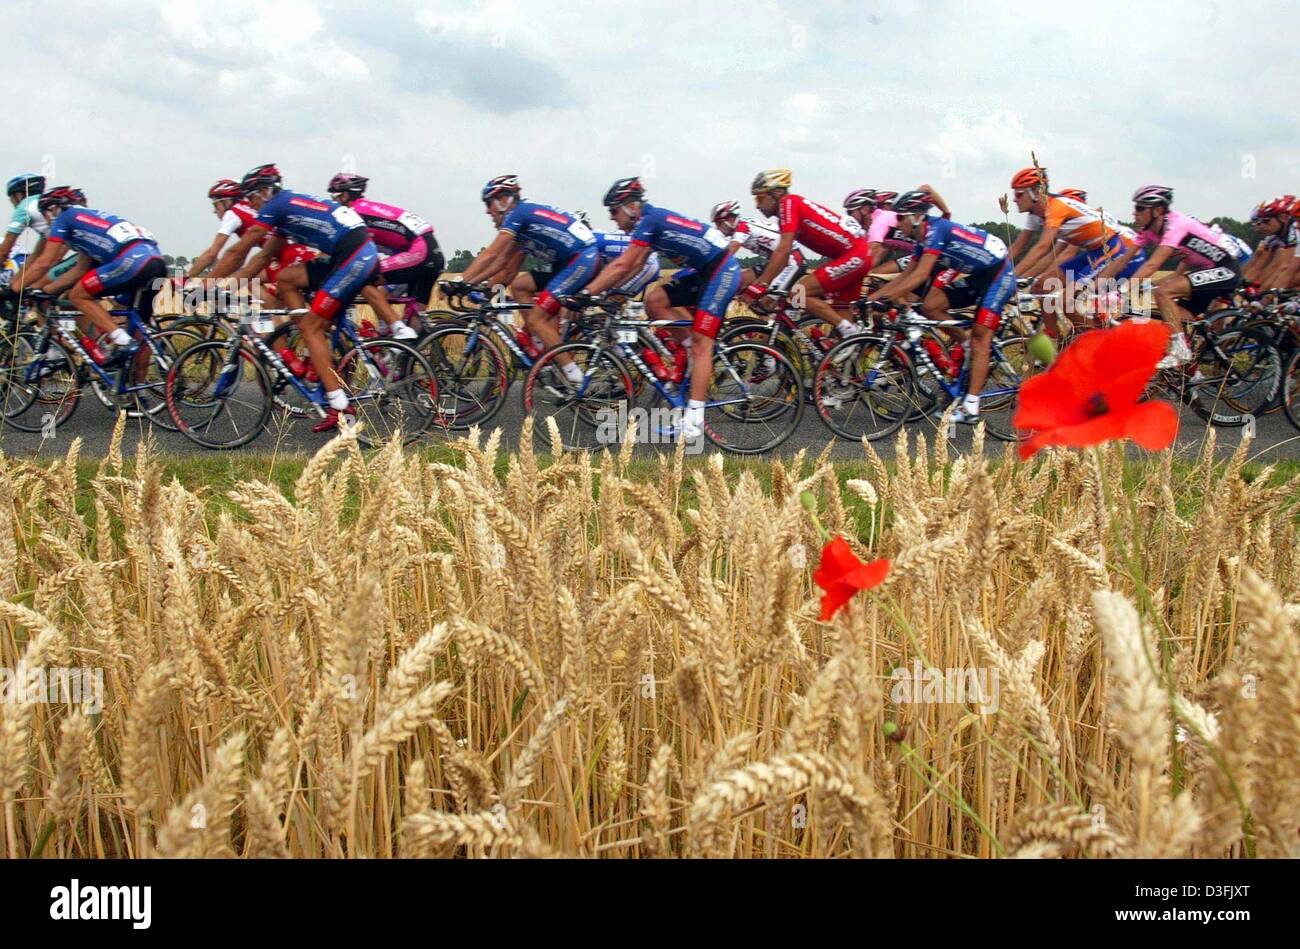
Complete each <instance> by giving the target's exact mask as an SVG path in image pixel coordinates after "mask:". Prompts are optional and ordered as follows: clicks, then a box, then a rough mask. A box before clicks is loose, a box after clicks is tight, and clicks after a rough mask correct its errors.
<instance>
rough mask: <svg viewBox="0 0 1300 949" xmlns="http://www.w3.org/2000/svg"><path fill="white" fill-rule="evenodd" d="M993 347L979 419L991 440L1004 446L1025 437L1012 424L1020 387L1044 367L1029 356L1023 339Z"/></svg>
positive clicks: (1018, 337) (996, 344) (1014, 338)
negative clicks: (1002, 443)
mask: <svg viewBox="0 0 1300 949" xmlns="http://www.w3.org/2000/svg"><path fill="white" fill-rule="evenodd" d="M993 346H994V348H993V352H992V353H991V354H990V358H989V377H988V379H987V380H986V381H985V383H984V391H983V392H982V393H981V394H980V418H981V419H983V420H984V430H985V431H987V432H988V433H989V434H990V435H992V436H993V437H994V438H997V439H1001V440H1002V441H1004V442H1013V441H1021V440H1023V439H1024V438H1026V437H1027V435H1026V434H1024V433H1022V432H1020V431H1019V430H1018V429H1017V428H1016V427H1015V426H1014V425H1012V424H1011V420H1012V419H1013V418H1014V417H1015V414H1016V406H1018V405H1019V404H1020V387H1021V385H1023V384H1024V382H1025V380H1026V379H1028V378H1030V377H1031V376H1034V375H1037V374H1038V373H1040V372H1042V371H1043V370H1044V369H1046V368H1047V366H1046V365H1045V364H1044V363H1042V362H1040V361H1039V360H1038V359H1036V358H1034V356H1033V354H1031V353H1030V352H1029V341H1028V340H1027V339H1025V337H1023V336H1013V337H1011V338H1010V339H999V340H996V341H995V342H994V344H993Z"/></svg>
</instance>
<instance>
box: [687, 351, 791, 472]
mask: <svg viewBox="0 0 1300 949" xmlns="http://www.w3.org/2000/svg"><path fill="white" fill-rule="evenodd" d="M803 404H804V398H803V383H802V382H801V381H800V379H799V372H798V370H797V369H795V367H794V365H793V364H792V363H791V362H790V360H789V359H787V358H786V357H785V356H784V355H782V354H781V353H780V352H778V351H777V350H775V349H773V348H772V347H771V346H764V345H762V344H760V343H736V344H735V345H732V346H724V347H722V348H720V349H719V350H718V351H717V353H716V354H715V355H714V357H713V379H712V380H711V381H710V383H709V397H708V402H707V403H706V407H705V409H704V434H705V436H706V437H707V438H708V439H709V441H711V442H713V444H715V445H717V446H718V447H719V448H722V449H724V450H725V451H729V452H734V453H736V454H739V455H756V454H759V453H761V452H766V451H771V450H772V449H774V448H776V446H778V445H780V444H781V443H782V442H783V441H785V440H786V439H787V438H789V437H790V435H791V434H792V433H793V432H794V430H795V429H796V428H797V427H798V426H799V419H801V418H802V417H803Z"/></svg>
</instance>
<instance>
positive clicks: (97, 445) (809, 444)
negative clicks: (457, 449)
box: [0, 383, 1300, 462]
mask: <svg viewBox="0 0 1300 949" xmlns="http://www.w3.org/2000/svg"><path fill="white" fill-rule="evenodd" d="M520 389H521V386H520V385H519V384H518V383H516V384H515V387H514V389H513V390H512V391H511V394H510V400H509V402H508V403H507V404H506V406H505V407H504V408H503V409H502V410H501V412H500V413H499V414H498V415H497V417H496V418H495V419H494V420H493V424H494V425H497V426H500V427H502V428H503V429H504V437H503V443H504V444H505V445H506V446H513V445H515V444H517V442H518V435H519V429H520V425H521V423H522V421H523V412H522V409H521V405H520V394H519V393H520ZM113 421H114V420H113V416H112V415H111V414H110V413H109V412H108V411H107V410H106V409H105V408H104V407H103V406H102V405H100V404H99V403H98V402H97V401H95V399H94V397H93V396H91V395H90V394H89V393H86V394H85V395H84V396H83V399H82V401H81V404H80V406H78V408H77V410H76V412H75V414H74V415H73V416H72V417H71V418H70V419H69V420H68V421H67V422H66V423H65V424H64V425H62V426H61V427H59V428H58V429H57V430H56V431H55V432H54V433H53V435H52V437H49V438H42V436H41V434H40V433H28V432H19V431H15V430H13V429H11V428H0V451H3V452H4V453H5V454H7V455H9V456H10V457H24V458H35V457H47V458H55V457H59V456H62V455H63V454H64V453H66V452H67V450H68V447H69V446H70V445H71V443H72V439H74V438H76V437H78V436H80V438H81V440H82V445H81V456H82V457H83V458H93V457H98V456H102V455H103V454H104V452H105V451H107V449H108V443H109V439H110V437H111V436H112V433H113ZM147 427H148V423H146V422H143V421H142V420H139V419H131V420H128V423H127V435H126V437H125V439H124V440H123V451H124V453H126V454H128V455H129V454H132V453H133V452H134V450H135V446H136V443H137V441H138V439H139V436H140V435H141V434H142V433H143V431H144V430H145V429H146V428H147ZM1206 428H1207V423H1205V422H1204V421H1202V420H1201V419H1200V418H1198V417H1197V416H1196V415H1195V414H1194V413H1193V412H1191V410H1189V409H1186V408H1184V409H1183V410H1182V412H1181V424H1180V427H1179V433H1178V441H1177V444H1176V446H1175V451H1176V452H1177V453H1178V454H1180V455H1183V456H1185V457H1194V456H1196V455H1197V454H1199V452H1200V450H1201V446H1202V444H1203V441H1204V439H1205V435H1206ZM909 429H910V431H912V432H913V433H917V432H921V431H924V432H925V433H926V437H927V439H928V440H929V441H930V442H931V443H933V440H934V434H935V432H936V431H937V428H936V424H935V422H933V421H932V422H929V423H924V424H923V423H915V424H913V425H910V426H909ZM1255 429H1256V431H1255V442H1254V444H1253V445H1252V447H1251V456H1252V457H1253V458H1254V459H1255V460H1258V461H1261V462H1270V461H1278V460H1283V459H1300V432H1298V431H1297V430H1296V429H1295V428H1294V427H1293V426H1292V425H1291V424H1290V423H1289V422H1288V421H1287V419H1286V416H1285V415H1284V414H1283V413H1281V412H1276V413H1274V414H1272V415H1266V416H1263V417H1261V418H1260V419H1258V420H1257V422H1256V426H1255ZM154 434H155V439H156V444H157V447H158V449H159V450H160V451H162V452H164V453H169V454H191V453H202V454H209V455H214V456H215V455H218V454H225V453H218V452H209V451H208V450H206V449H204V448H200V447H199V446H197V445H195V444H194V443H192V442H190V441H189V440H188V439H186V438H185V436H183V435H181V434H179V433H178V432H169V431H165V430H163V429H160V428H155V432H154ZM1217 434H1218V439H1217V446H1218V452H1219V453H1220V454H1222V455H1227V454H1230V453H1231V452H1232V451H1234V450H1235V449H1236V447H1237V445H1238V443H1239V441H1240V438H1241V435H1242V429H1241V428H1226V427H1225V428H1220V429H1219V430H1218V433H1217ZM895 437H896V436H891V437H889V438H886V439H882V440H881V441H879V442H876V443H875V447H876V450H877V451H879V452H880V453H881V455H882V456H888V455H891V454H892V453H893V450H894V443H895ZM327 440H328V436H326V435H318V434H314V433H313V432H312V431H311V430H310V423H308V422H302V421H299V422H292V423H290V422H279V421H277V420H273V421H272V424H271V426H270V428H269V429H268V430H267V431H265V432H263V433H262V435H261V436H260V437H259V438H257V439H256V440H255V441H254V442H252V443H251V444H250V445H248V446H246V447H245V448H242V449H239V450H237V451H236V452H235V454H246V455H247V454H262V455H269V454H276V455H286V454H308V455H309V454H311V453H312V452H314V451H315V450H316V449H317V448H319V447H320V446H321V445H323V444H325V442H326V441H327ZM431 440H434V441H436V440H437V439H436V438H435V437H433V436H431ZM828 441H834V442H835V448H834V452H833V456H834V457H836V458H841V459H856V458H861V457H862V449H861V447H860V446H859V445H858V444H857V443H856V442H849V441H846V440H844V439H839V438H836V437H835V436H834V435H833V434H832V433H831V431H830V430H829V429H828V428H826V427H825V426H824V425H823V424H822V422H821V420H820V418H819V417H818V416H817V414H816V412H815V411H814V410H813V409H812V407H811V406H809V407H808V408H807V410H806V411H805V412H804V416H803V419H802V421H801V423H800V426H799V429H798V430H797V431H796V432H795V433H794V434H793V435H792V436H791V437H790V438H789V439H788V440H787V441H786V442H785V443H784V444H782V445H781V446H780V447H779V448H778V449H777V453H778V454H780V455H782V456H788V455H793V454H794V453H795V452H797V451H799V450H800V449H807V450H808V452H809V453H810V454H814V455H815V454H817V453H818V452H820V451H821V450H822V449H823V448H824V447H825V446H826V443H827V442H828ZM970 444H971V432H970V430H969V429H967V428H965V427H959V428H958V431H957V433H956V437H955V438H954V439H952V441H951V444H950V446H949V447H950V451H952V452H953V453H957V452H962V451H966V450H968V449H969V447H970ZM1004 444H1005V443H1003V442H999V441H997V440H996V439H993V438H987V439H986V441H985V451H986V453H995V454H996V453H1001V451H1002V450H1003V447H1004ZM638 450H639V451H643V452H646V451H650V452H653V451H670V450H671V448H662V447H658V446H645V447H641V448H639V449H638ZM705 450H706V451H716V450H717V449H716V448H714V447H713V446H712V445H709V446H707V447H706V449H705ZM1133 450H1134V451H1135V452H1136V451H1137V449H1133Z"/></svg>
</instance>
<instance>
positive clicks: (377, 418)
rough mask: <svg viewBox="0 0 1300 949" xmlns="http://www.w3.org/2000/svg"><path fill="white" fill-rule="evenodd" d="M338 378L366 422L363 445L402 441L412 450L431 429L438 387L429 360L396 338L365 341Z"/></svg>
mask: <svg viewBox="0 0 1300 949" xmlns="http://www.w3.org/2000/svg"><path fill="white" fill-rule="evenodd" d="M338 374H339V378H341V379H342V380H343V389H344V391H345V392H347V394H348V398H349V400H350V401H351V403H352V407H353V408H354V409H355V410H356V413H357V421H358V422H363V423H364V424H365V427H364V428H363V429H362V430H361V432H360V434H359V436H358V439H357V440H358V441H359V442H360V443H361V444H362V445H365V446H366V447H368V448H373V447H375V446H376V445H379V444H382V443H383V442H386V441H388V440H389V439H391V438H394V437H400V438H401V440H402V444H404V445H409V444H410V443H411V442H413V441H415V440H416V439H417V438H419V437H420V436H421V435H423V434H424V433H425V431H427V430H428V428H429V423H430V422H432V421H433V417H434V413H435V406H436V404H437V399H438V383H437V381H436V380H435V378H434V374H433V369H432V368H430V366H429V363H428V360H426V359H425V358H424V357H423V356H421V355H420V354H419V353H418V352H416V350H415V349H414V348H413V347H411V346H409V345H407V344H406V343H403V342H401V341H399V340H395V339H367V340H362V341H361V343H359V344H358V345H357V347H356V348H355V349H352V350H349V351H348V353H347V354H346V355H345V356H344V357H343V358H342V359H341V360H340V361H339V365H338Z"/></svg>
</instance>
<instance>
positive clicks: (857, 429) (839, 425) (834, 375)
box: [813, 333, 921, 441]
mask: <svg viewBox="0 0 1300 949" xmlns="http://www.w3.org/2000/svg"><path fill="white" fill-rule="evenodd" d="M920 398H921V394H920V391H919V389H918V387H917V383H916V376H915V374H914V373H913V371H912V364H911V362H909V361H908V359H907V358H906V356H904V355H903V354H902V353H901V352H900V351H899V349H898V347H897V346H896V345H895V344H894V343H893V342H892V341H889V340H884V339H881V338H880V337H878V336H869V335H867V334H866V333H858V334H856V335H854V336H850V337H848V338H847V339H845V340H844V341H843V342H840V343H839V344H837V345H836V346H835V347H834V348H832V349H831V351H830V352H828V353H827V354H826V355H825V356H824V357H822V361H821V365H819V366H818V367H817V373H816V375H815V376H814V377H813V405H815V406H816V407H817V414H818V416H819V417H820V418H821V420H822V422H823V423H825V425H826V427H827V428H829V429H830V430H831V431H832V432H834V433H835V434H836V435H838V436H840V437H841V438H847V439H849V440H850V441H861V440H862V439H864V438H865V439H867V440H868V441H876V440H878V439H881V438H887V437H888V436H890V435H892V434H894V432H896V431H898V429H899V427H900V426H901V425H902V424H903V421H904V420H905V419H906V418H907V417H908V416H909V415H911V414H912V412H913V410H914V409H917V408H918V399H920Z"/></svg>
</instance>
